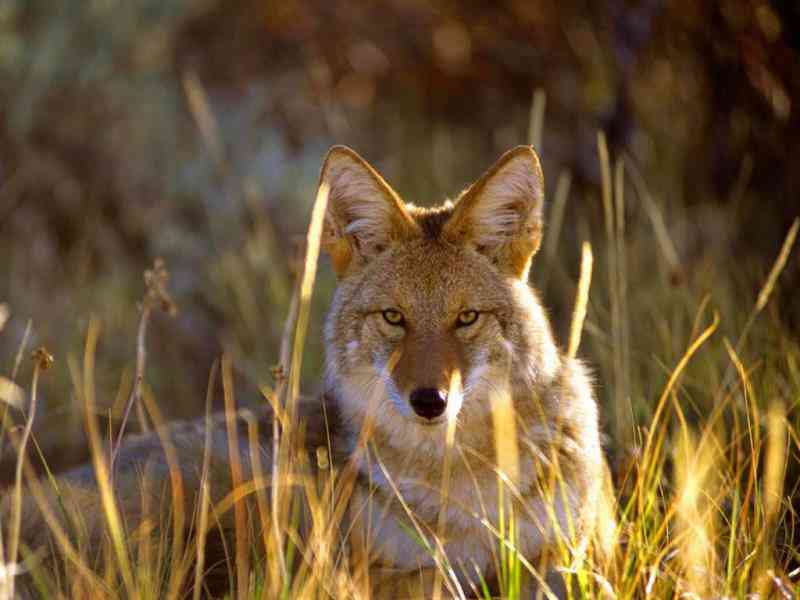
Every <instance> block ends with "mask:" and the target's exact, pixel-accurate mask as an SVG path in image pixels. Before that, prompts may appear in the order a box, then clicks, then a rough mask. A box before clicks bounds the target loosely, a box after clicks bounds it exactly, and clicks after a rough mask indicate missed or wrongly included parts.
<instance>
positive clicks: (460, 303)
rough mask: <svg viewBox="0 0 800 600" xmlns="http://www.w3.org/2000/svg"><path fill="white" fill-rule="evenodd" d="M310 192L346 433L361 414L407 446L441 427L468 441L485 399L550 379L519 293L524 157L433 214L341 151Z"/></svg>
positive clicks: (551, 361)
mask: <svg viewBox="0 0 800 600" xmlns="http://www.w3.org/2000/svg"><path fill="white" fill-rule="evenodd" d="M320 181H321V183H325V184H327V185H328V186H329V199H328V205H327V211H326V216H325V223H324V227H323V238H322V245H323V248H324V250H325V251H326V252H327V254H328V255H329V256H330V258H331V261H332V264H333V268H334V270H335V271H336V274H337V277H338V279H339V283H338V287H337V290H336V293H335V296H334V301H333V305H332V308H331V311H330V314H329V316H328V321H327V326H326V342H327V349H328V350H327V352H328V356H327V369H328V373H327V384H328V387H329V389H330V391H331V392H332V393H333V394H335V395H336V396H337V400H338V406H339V408H340V410H341V411H342V412H343V416H344V417H345V420H346V421H349V422H354V423H358V422H360V421H361V420H362V419H363V418H364V417H365V416H366V415H367V414H371V415H372V417H373V418H374V423H375V427H376V429H378V430H382V431H383V433H385V434H387V435H390V436H397V439H398V440H400V439H402V440H403V442H402V443H403V444H404V445H406V446H407V445H408V444H410V443H414V441H415V440H418V441H420V442H422V441H423V440H425V439H430V436H434V437H436V436H439V435H441V432H442V431H443V427H442V423H444V422H446V421H447V419H448V418H456V419H457V423H458V424H459V426H460V427H459V430H462V429H464V430H466V429H469V428H470V426H471V429H472V430H473V431H476V430H480V427H481V426H480V423H484V422H485V419H486V417H487V415H489V414H490V411H491V409H492V398H494V397H496V395H497V394H507V395H509V396H511V397H512V398H514V397H517V396H519V395H520V394H522V393H527V394H528V397H530V393H531V392H533V391H534V390H536V389H537V387H538V386H539V385H541V384H546V383H547V381H548V379H550V378H552V377H553V376H554V373H555V371H556V370H557V367H558V365H557V363H558V360H559V359H558V352H557V350H556V347H555V345H554V343H553V341H552V336H551V334H550V330H549V326H548V323H547V319H546V317H545V315H544V312H543V310H542V308H541V306H540V304H539V302H538V300H537V299H536V297H535V295H534V294H533V292H532V290H531V289H530V288H529V287H528V284H527V278H528V271H529V268H530V263H531V259H532V257H533V256H534V254H535V253H536V251H537V249H538V248H539V242H540V239H541V236H542V204H543V195H544V191H543V181H542V171H541V168H540V166H539V160H538V158H537V156H536V154H535V152H534V151H533V149H532V148H530V147H527V146H520V147H518V148H516V149H514V150H511V151H509V152H507V153H506V154H505V155H503V156H502V157H501V158H500V159H499V160H498V162H497V163H496V164H495V165H494V166H493V167H492V168H491V169H489V171H487V172H486V173H485V174H484V175H483V176H482V177H481V178H480V179H478V181H477V182H476V183H474V184H473V185H472V186H470V187H469V188H467V189H466V190H465V191H464V192H463V193H462V194H461V195H460V196H459V197H458V198H457V199H456V200H455V201H453V202H450V201H447V202H445V203H444V204H443V205H441V206H439V207H436V208H429V209H425V208H419V207H417V206H414V205H413V204H407V203H405V202H403V200H401V199H400V197H399V196H398V195H397V193H396V192H395V191H394V190H393V189H392V188H391V187H390V186H389V185H388V184H387V183H386V181H384V179H383V178H382V177H381V176H380V175H379V174H378V173H377V172H376V171H375V170H374V169H373V168H372V167H371V166H370V165H369V164H367V163H366V162H365V161H364V160H363V159H362V158H361V157H360V156H358V155H357V154H356V153H355V152H353V151H352V150H350V149H349V148H345V147H341V146H337V147H334V148H333V149H331V150H330V152H329V153H328V155H327V157H326V159H325V163H324V165H323V167H322V173H321V177H320ZM478 432H479V433H481V434H483V435H485V434H486V431H485V430H483V431H482V432H481V431H478Z"/></svg>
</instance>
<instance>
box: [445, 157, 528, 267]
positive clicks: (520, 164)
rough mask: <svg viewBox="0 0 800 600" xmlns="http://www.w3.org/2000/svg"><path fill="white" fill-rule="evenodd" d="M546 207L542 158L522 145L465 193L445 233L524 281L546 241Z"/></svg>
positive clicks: (498, 162) (496, 164)
mask: <svg viewBox="0 0 800 600" xmlns="http://www.w3.org/2000/svg"><path fill="white" fill-rule="evenodd" d="M543 204H544V179H543V176H542V168H541V166H540V165H539V158H538V157H537V156H536V152H534V150H533V148H532V147H530V146H519V147H517V148H514V149H513V150H509V151H508V152H506V153H505V154H504V155H503V156H501V157H500V159H499V160H498V161H497V162H496V163H495V164H494V166H492V168H491V169H489V170H488V171H487V172H486V173H485V174H484V175H483V176H482V177H481V178H480V179H479V180H478V181H477V182H475V183H474V184H473V185H472V186H470V187H469V188H468V189H467V190H466V191H465V192H464V193H462V194H461V197H460V198H459V199H458V202H457V204H456V207H455V211H454V212H453V215H452V216H451V217H450V219H449V220H448V222H447V224H446V225H445V227H444V230H443V233H444V236H445V237H446V238H447V239H449V240H450V241H452V242H455V243H460V244H465V245H468V246H470V247H472V248H473V249H474V250H476V251H477V252H479V253H481V254H483V255H485V256H486V257H487V258H489V259H490V260H491V261H492V262H494V263H495V264H496V265H497V267H498V268H499V269H500V270H501V271H503V272H505V273H508V274H509V275H512V276H514V277H519V278H523V279H524V278H527V276H528V270H529V268H530V263H531V258H532V257H533V255H534V254H536V251H537V250H538V249H539V243H540V242H541V239H542V225H543V217H542V206H543Z"/></svg>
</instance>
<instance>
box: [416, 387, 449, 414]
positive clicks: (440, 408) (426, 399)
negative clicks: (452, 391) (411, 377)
mask: <svg viewBox="0 0 800 600" xmlns="http://www.w3.org/2000/svg"><path fill="white" fill-rule="evenodd" d="M411 407H412V408H413V409H414V412H415V413H417V414H418V415H419V416H420V417H424V418H426V419H435V418H436V417H438V416H441V414H442V413H443V412H444V409H445V408H446V407H447V392H446V391H444V390H437V389H436V388H419V389H416V390H414V391H413V392H411Z"/></svg>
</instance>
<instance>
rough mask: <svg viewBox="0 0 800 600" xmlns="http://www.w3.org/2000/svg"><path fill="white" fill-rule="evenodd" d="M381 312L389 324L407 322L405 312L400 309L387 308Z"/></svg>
mask: <svg viewBox="0 0 800 600" xmlns="http://www.w3.org/2000/svg"><path fill="white" fill-rule="evenodd" d="M381 314H382V315H383V318H384V319H385V320H386V322H387V323H388V324H389V325H395V326H399V325H403V324H404V323H405V322H406V320H405V318H404V317H403V313H401V312H400V311H399V310H393V309H391V308H387V309H386V310H384V311H383V312H382V313H381Z"/></svg>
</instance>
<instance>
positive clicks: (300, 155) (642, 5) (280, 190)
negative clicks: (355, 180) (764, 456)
mask: <svg viewBox="0 0 800 600" xmlns="http://www.w3.org/2000/svg"><path fill="white" fill-rule="evenodd" d="M537 91H538V93H537ZM534 97H536V100H534ZM0 98H2V102H0V302H4V303H7V305H8V307H9V309H10V315H11V316H10V319H9V321H8V323H7V324H6V326H5V329H4V330H3V331H2V333H0V372H2V373H3V374H4V375H6V376H8V375H9V374H10V373H11V371H12V369H13V365H14V361H15V357H16V355H17V352H18V350H19V348H20V345H21V343H22V340H23V337H24V334H25V330H26V327H27V326H28V324H29V323H31V328H30V337H29V339H28V341H27V345H26V347H27V349H28V350H26V352H27V351H29V350H30V349H32V348H34V347H36V346H38V345H42V344H43V345H45V346H46V347H47V348H48V349H49V350H50V352H51V353H52V354H53V355H54V356H55V360H56V363H55V367H54V368H53V369H52V370H51V371H50V372H49V373H47V375H46V376H45V378H44V379H43V381H42V384H41V403H42V404H41V409H40V413H39V416H38V417H37V424H36V429H35V430H36V432H37V436H38V439H39V440H40V443H41V445H42V446H43V448H44V451H45V454H46V455H48V452H50V453H51V454H52V452H53V450H52V448H60V450H59V452H58V453H57V454H54V455H51V459H52V460H53V461H55V462H56V468H57V466H58V462H59V461H62V462H64V463H67V462H69V461H72V460H77V459H79V458H80V457H81V456H83V454H82V453H83V452H84V451H83V450H82V448H83V443H82V441H81V440H82V433H81V432H82V429H83V425H82V420H81V417H80V408H79V407H78V406H77V405H76V399H75V393H74V391H73V383H74V379H75V375H74V373H76V372H78V371H79V369H80V363H81V360H82V352H83V344H84V340H85V336H86V330H87V324H88V320H89V318H90V316H92V315H94V316H97V317H98V318H99V319H100V320H101V322H102V327H103V329H102V337H101V340H100V346H99V348H98V372H97V389H98V403H99V405H100V409H101V411H102V412H104V413H105V414H108V411H109V410H111V411H112V418H111V422H112V423H113V422H114V421H115V419H116V418H117V417H118V411H119V407H120V401H119V400H120V399H121V398H122V399H124V398H125V397H127V390H128V389H129V388H130V381H131V377H132V368H133V365H134V360H135V351H136V343H135V335H136V328H137V325H138V319H139V312H138V309H137V303H138V302H139V301H140V300H141V298H142V295H143V293H144V284H143V280H142V272H143V270H144V269H146V268H148V267H150V266H151V265H152V263H153V260H154V258H155V257H163V258H164V259H165V261H166V264H167V266H168V268H169V270H170V274H171V279H170V284H169V289H170V291H171V293H172V295H173V298H174V300H175V302H176V304H177V305H178V308H179V313H178V315H177V316H176V317H175V318H169V317H167V316H164V315H161V314H155V316H154V319H153V321H152V322H151V325H150V331H149V338H148V348H149V355H148V363H147V370H146V382H147V389H148V391H149V393H152V394H154V396H155V397H156V399H157V400H158V403H159V406H160V407H161V409H162V410H163V412H164V413H165V414H166V415H167V416H168V417H183V416H189V415H195V414H198V413H200V412H201V411H202V407H203V398H204V395H205V388H206V382H207V378H208V373H209V369H210V366H211V364H212V362H213V361H214V360H215V359H216V358H217V357H218V356H219V355H220V353H221V352H223V351H227V352H228V353H230V355H231V356H232V358H233V361H234V364H235V368H236V372H237V400H238V402H239V403H240V404H248V403H250V404H252V403H256V402H259V401H261V400H260V397H259V394H258V386H259V385H261V384H267V385H271V384H272V376H271V372H272V367H273V366H274V365H275V364H276V363H277V361H278V351H279V345H280V339H281V335H282V331H283V325H284V321H285V318H286V315H287V307H288V302H289V299H290V297H291V294H292V290H293V286H294V276H295V274H296V269H297V257H298V247H299V242H300V240H302V237H303V235H304V231H305V227H306V224H307V219H308V216H309V213H310V207H311V204H312V202H313V200H314V192H315V188H316V183H317V175H318V170H319V167H320V164H321V160H322V157H323V155H324V152H325V151H326V149H327V147H328V146H330V145H331V144H334V143H338V144H347V145H350V146H352V147H353V148H355V149H356V150H357V151H358V152H360V153H361V154H362V155H363V156H364V157H365V158H367V160H369V161H370V162H371V163H373V164H374V165H375V166H376V167H377V168H378V169H379V170H380V171H381V172H382V173H383V174H384V176H385V177H386V178H387V180H388V181H389V182H390V183H391V184H392V185H393V186H394V187H395V188H396V189H397V190H398V191H399V192H400V194H401V195H402V196H403V197H404V198H405V199H406V200H408V201H413V202H415V203H420V204H426V203H438V202H439V201H441V200H442V199H443V198H444V197H445V196H448V195H449V196H453V195H455V194H457V193H458V192H459V191H460V190H461V189H463V188H464V187H465V186H466V185H468V184H469V183H470V182H471V181H472V180H474V179H476V178H477V177H478V176H479V175H480V174H481V173H482V171H483V170H484V169H486V168H487V167H488V166H489V165H490V164H491V163H492V162H493V161H494V160H495V159H496V158H497V157H498V156H499V155H500V154H501V153H502V152H504V151H505V150H507V149H508V148H510V147H512V146H515V145H517V144H521V143H528V142H530V141H534V142H536V145H537V151H538V152H539V154H540V156H541V157H542V161H543V166H544V171H545V177H546V181H547V186H548V197H549V201H550V205H551V206H553V198H554V196H555V190H556V189H557V188H559V189H560V191H561V194H562V195H563V197H564V199H565V202H563V203H561V204H558V205H557V206H558V209H557V210H552V209H551V210H550V215H551V217H555V223H556V224H557V225H558V227H557V228H556V231H555V232H553V231H552V229H551V230H549V231H546V234H545V236H546V238H545V246H544V250H543V253H542V256H540V257H539V258H538V259H537V261H536V265H535V268H534V271H533V274H532V283H533V284H534V285H535V286H537V287H539V288H540V290H541V291H542V294H543V295H544V300H545V304H546V305H547V306H548V309H549V310H550V312H551V314H552V316H553V318H554V325H555V328H556V331H557V334H558V337H559V339H560V340H561V341H562V343H564V342H565V340H566V336H565V333H566V331H567V330H568V325H569V316H570V314H571V308H572V303H573V300H574V294H575V286H576V281H577V277H578V271H579V262H580V261H579V257H580V244H581V242H582V241H584V240H588V241H590V242H591V243H592V245H593V248H594V250H595V259H596V262H595V265H596V272H595V282H594V287H593V290H592V300H591V305H590V309H589V317H588V323H587V328H586V333H585V337H584V345H583V347H582V351H581V353H582V354H583V355H584V356H586V357H587V358H588V359H589V360H590V362H591V363H592V364H593V365H594V367H595V370H596V372H597V375H598V380H599V382H600V383H599V392H598V393H599V395H600V399H601V401H602V402H603V404H604V407H606V408H607V410H604V412H603V418H604V427H605V429H606V431H607V432H608V433H609V434H610V436H611V439H610V441H609V445H610V447H611V448H615V447H616V446H618V445H619V444H620V443H621V442H620V441H619V440H618V439H617V437H616V435H615V433H616V432H617V431H619V427H618V425H617V424H618V423H619V422H620V419H623V415H620V414H616V413H615V412H614V409H613V407H612V406H611V405H612V402H611V401H612V399H613V396H614V394H619V393H625V394H626V396H627V397H628V398H629V399H630V405H631V407H632V411H631V412H632V416H633V417H635V418H636V419H637V422H638V420H639V419H641V420H644V419H646V418H647V417H648V415H649V414H650V413H649V411H651V410H652V407H653V404H654V399H655V398H657V395H658V392H659V391H660V389H661V387H662V386H663V383H664V381H665V378H666V375H667V374H668V372H669V370H670V369H671V368H672V366H673V365H674V364H675V362H676V361H677V360H678V359H679V358H680V356H681V355H682V353H683V351H684V350H685V348H686V345H687V344H688V341H689V340H690V339H691V338H690V334H691V332H692V331H693V326H694V325H695V321H696V319H697V310H698V307H700V306H701V304H702V301H703V299H704V298H706V296H707V295H709V294H710V296H709V297H710V300H709V305H710V306H711V307H713V310H716V311H719V312H720V314H721V315H722V325H721V328H722V331H723V334H724V335H726V336H730V337H731V338H732V339H733V340H735V339H736V336H737V335H738V333H739V332H740V331H741V330H742V327H743V325H744V323H745V321H746V319H747V315H748V314H749V312H750V310H751V309H752V306H753V304H754V302H755V298H756V296H757V294H758V290H759V287H760V286H761V284H762V283H763V281H764V279H765V277H766V274H767V273H768V271H769V269H770V267H771V265H772V263H773V261H774V260H775V257H776V256H777V254H778V251H779V249H780V246H781V242H782V240H783V238H784V237H785V235H786V232H787V230H788V229H789V226H790V225H791V223H792V220H793V219H794V218H795V217H796V216H798V215H799V214H800V200H799V198H800V3H797V2H788V1H787V2H770V1H768V0H713V1H708V2H695V1H693V0H643V1H640V2H635V1H623V0H610V1H608V2H587V1H581V0H560V1H558V2H555V1H551V0H544V1H538V0H537V1H535V2H534V1H530V0H505V1H497V2H483V1H469V0H467V1H463V2H444V1H442V2H422V1H421V0H395V1H389V0H387V1H376V2H354V1H344V0H325V1H308V2H299V1H294V0H281V1H279V2H272V1H267V0H262V1H259V2H255V1H240V2H223V1H222V0H137V1H136V2H122V1H120V0H85V1H82V2H52V1H51V0H5V1H4V2H3V3H2V4H0ZM542 109H544V113H543V114H544V121H543V123H544V126H543V128H542V130H541V135H540V134H539V132H538V131H537V128H536V127H535V126H532V124H531V123H532V121H534V122H535V121H536V119H535V118H533V119H532V115H533V116H534V117H535V116H536V115H537V114H539V115H540V114H542V113H541V110H542ZM598 131H603V132H605V134H606V135H607V139H608V146H609V150H610V155H611V161H612V164H614V165H616V164H617V161H619V160H622V161H624V171H623V173H624V176H623V177H622V179H621V183H622V186H621V188H620V189H621V190H624V192H625V202H624V210H623V212H624V216H625V220H624V223H625V227H624V247H623V248H622V250H623V252H624V256H625V257H626V279H627V296H626V298H627V300H626V304H625V306H624V311H625V313H624V315H623V317H622V318H623V319H624V322H625V323H627V324H628V325H627V327H629V329H628V331H627V333H626V335H627V338H626V339H627V340H628V341H629V352H628V358H627V361H628V370H627V371H626V373H628V374H627V375H625V376H624V377H625V378H626V382H625V387H624V388H623V392H620V391H618V390H619V389H620V388H619V386H620V385H621V382H620V381H619V380H618V379H619V378H618V377H617V379H614V375H613V372H614V366H613V365H612V364H611V363H610V360H611V359H610V358H609V356H610V354H609V348H610V347H611V346H612V345H613V338H612V337H610V336H611V334H610V325H609V322H610V321H609V319H610V312H609V306H610V305H609V281H610V279H609V277H607V274H606V273H607V272H608V270H609V264H608V262H607V259H608V255H607V253H606V248H607V246H608V238H607V235H606V228H605V225H606V224H605V222H604V210H603V203H602V200H601V185H600V184H601V161H600V159H599V158H598V146H597V135H598ZM557 182H559V183H557ZM646 192H649V195H648V193H646ZM551 222H552V219H551ZM664 234H666V239H665V236H664ZM548 235H551V238H550V240H552V241H548V238H547V236H548ZM659 236H660V237H659ZM609 260H610V259H609ZM333 285H334V281H333V278H332V275H331V272H330V269H329V267H328V266H327V263H324V264H323V267H322V269H321V273H320V277H319V279H318V287H317V290H316V294H315V298H314V314H313V321H312V325H311V331H310V334H309V343H308V352H307V353H306V359H305V363H304V364H305V371H304V373H305V376H304V380H305V382H304V388H305V390H306V391H308V392H313V391H314V389H315V387H316V386H317V381H318V380H319V374H320V372H321V367H322V361H323V357H322V347H321V323H322V319H323V317H324V310H325V306H326V305H327V302H328V300H329V298H330V294H331V290H332V288H333ZM798 286H800V261H798V260H797V259H796V257H795V259H794V260H790V262H789V263H788V265H787V267H786V270H785V272H784V273H783V275H782V277H781V280H780V284H779V286H778V288H777V289H776V291H775V292H774V294H775V296H774V297H773V299H772V301H771V303H770V305H769V307H768V310H766V311H765V315H763V316H762V317H760V319H761V321H760V322H761V323H763V324H762V325H761V327H760V328H759V329H758V330H754V333H753V334H752V335H751V337H750V344H749V345H748V346H747V347H746V348H744V349H743V352H744V354H745V357H746V358H747V360H748V361H750V362H751V363H752V362H754V361H755V362H758V363H759V364H760V365H761V366H762V367H763V368H762V369H761V372H762V373H778V374H779V375H777V377H778V378H780V377H785V378H788V377H789V375H783V374H784V373H785V372H786V365H785V364H784V363H782V361H783V360H784V359H783V358H782V357H783V356H784V352H783V350H784V349H785V347H786V344H794V343H796V339H797V334H798V331H800V301H798V299H797V294H796V293H795V290H796V289H797V288H798ZM704 319H705V320H709V319H710V317H708V315H706V316H705V317H704ZM725 356H726V355H725V354H724V352H723V353H722V357H723V359H725ZM708 360H716V359H715V358H714V359H712V358H709V359H708ZM725 360H727V359H725ZM770 365H772V367H770ZM770 369H772V370H770ZM30 372H31V364H30V361H27V360H24V361H23V362H22V366H21V368H20V370H19V372H18V374H17V382H18V383H19V384H20V385H21V386H23V387H24V388H26V389H27V387H28V386H29V381H30ZM71 373H72V374H71ZM715 383H718V382H715ZM784 383H785V382H784ZM704 385H705V382H704V381H703V380H702V379H701V378H700V377H699V376H698V378H697V379H694V380H693V379H691V378H689V379H688V380H687V381H686V385H685V389H684V392H685V393H687V394H692V393H694V396H693V397H694V398H695V399H696V402H697V405H698V406H700V407H701V408H698V412H702V405H703V403H702V402H701V401H700V399H702V398H703V394H702V388H703V386H704ZM771 389H774V393H775V394H781V393H784V392H782V391H781V390H784V391H785V389H787V388H786V387H785V386H784V387H782V383H781V381H777V380H776V381H775V383H774V388H771ZM687 390H688V391H687ZM698 398H699V399H698ZM792 402H796V399H795V398H787V405H789V406H791V405H792ZM113 411H117V412H113ZM14 418H17V417H14ZM132 430H135V426H134V427H133V429H132ZM65 439H66V440H68V441H69V442H70V444H69V447H70V448H73V449H74V454H73V455H71V454H70V453H69V452H66V453H65V452H64V450H63V448H64V440H65Z"/></svg>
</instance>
